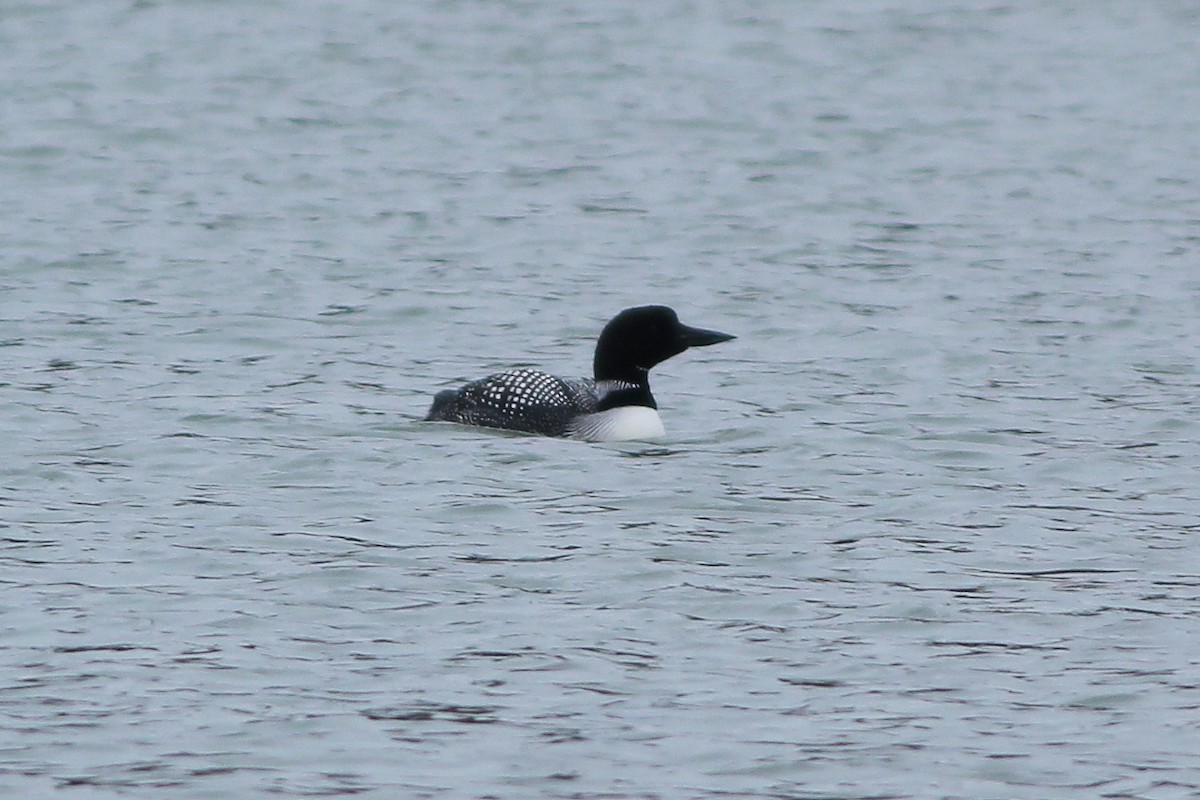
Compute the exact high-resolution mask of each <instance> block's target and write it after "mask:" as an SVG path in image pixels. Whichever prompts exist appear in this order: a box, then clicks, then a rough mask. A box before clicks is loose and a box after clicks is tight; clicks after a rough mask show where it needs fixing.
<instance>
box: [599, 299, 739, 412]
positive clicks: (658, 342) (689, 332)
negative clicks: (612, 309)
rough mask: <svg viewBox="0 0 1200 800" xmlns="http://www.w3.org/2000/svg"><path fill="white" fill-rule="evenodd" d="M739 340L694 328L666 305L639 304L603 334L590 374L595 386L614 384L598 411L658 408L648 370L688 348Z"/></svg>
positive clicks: (628, 309) (729, 335) (608, 327)
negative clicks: (684, 322)
mask: <svg viewBox="0 0 1200 800" xmlns="http://www.w3.org/2000/svg"><path fill="white" fill-rule="evenodd" d="M734 338H737V337H735V336H733V335H731V334H728V333H721V332H720V331H710V330H705V329H704V328H692V327H690V326H688V325H684V324H683V323H682V322H680V321H679V316H678V315H677V314H676V313H675V310H674V309H672V308H668V307H667V306H638V307H636V308H627V309H625V310H624V311H622V312H621V313H620V314H617V315H616V316H615V317H613V318H612V319H611V320H609V323H608V324H607V325H605V326H604V330H602V331H601V332H600V338H599V339H597V340H596V355H595V357H594V358H593V360H592V374H593V377H594V378H595V380H596V383H597V384H601V383H602V382H606V381H607V382H611V383H609V384H608V385H610V386H612V387H613V389H612V390H610V391H609V392H607V393H605V394H604V395H602V397H601V400H600V406H599V410H601V411H603V410H605V409H607V408H615V407H617V406H623V405H642V406H648V407H649V408H657V407H658V405H657V404H656V403H655V402H654V396H653V395H652V394H650V382H649V378H648V373H649V372H650V368H651V367H654V366H656V365H657V364H661V363H662V362H664V361H666V360H667V359H668V358H671V357H672V356H677V355H679V354H680V353H682V352H683V351H684V350H687V349H688V348H689V347H704V346H707V345H710V344H717V343H718V342H727V341H729V340H730V339H734Z"/></svg>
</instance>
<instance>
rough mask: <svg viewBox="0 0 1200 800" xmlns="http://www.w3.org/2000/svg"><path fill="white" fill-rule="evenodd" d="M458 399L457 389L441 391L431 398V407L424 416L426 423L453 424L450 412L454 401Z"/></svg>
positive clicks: (452, 409)
mask: <svg viewBox="0 0 1200 800" xmlns="http://www.w3.org/2000/svg"><path fill="white" fill-rule="evenodd" d="M457 399H458V390H457V389H443V390H442V391H440V392H438V393H437V394H435V395H434V396H433V405H431V406H430V407H429V413H428V414H426V415H425V421H426V422H453V421H454V418H453V416H452V412H453V411H454V401H455V400H457Z"/></svg>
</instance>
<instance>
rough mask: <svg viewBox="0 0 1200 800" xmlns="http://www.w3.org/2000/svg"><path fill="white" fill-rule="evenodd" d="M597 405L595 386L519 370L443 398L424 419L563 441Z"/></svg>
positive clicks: (449, 392) (444, 394) (449, 391)
mask: <svg viewBox="0 0 1200 800" xmlns="http://www.w3.org/2000/svg"><path fill="white" fill-rule="evenodd" d="M596 402H597V401H596V387H595V384H594V383H593V382H592V381H589V380H586V379H582V378H581V379H570V380H568V379H565V378H560V377H558V376H556V375H550V374H547V373H545V372H538V371H537V370H532V369H514V370H508V371H507V372H498V373H496V374H495V375H489V376H487V377H486V378H480V379H479V380H477V381H472V382H471V383H468V384H467V385H466V386H463V387H462V388H460V389H447V390H445V391H442V392H438V394H437V396H436V397H434V399H433V406H432V407H431V408H430V409H429V414H428V416H426V417H425V419H427V420H444V421H447V422H460V423H463V424H466V425H482V426H484V427H486V428H503V429H505V430H511V431H525V432H527V433H540V434H543V435H546V436H564V435H566V434H567V433H568V432H569V430H570V423H571V420H573V419H574V418H576V417H578V416H579V415H580V414H590V413H592V412H593V411H595V410H596Z"/></svg>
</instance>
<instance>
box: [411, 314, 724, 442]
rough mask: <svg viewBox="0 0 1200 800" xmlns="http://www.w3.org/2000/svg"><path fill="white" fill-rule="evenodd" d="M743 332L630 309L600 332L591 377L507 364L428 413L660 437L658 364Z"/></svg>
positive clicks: (530, 428)
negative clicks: (653, 384) (653, 379)
mask: <svg viewBox="0 0 1200 800" xmlns="http://www.w3.org/2000/svg"><path fill="white" fill-rule="evenodd" d="M735 338H737V337H735V336H733V335H732V334H728V333H721V332H720V331H713V330H706V329H704V328H692V327H689V326H687V325H684V324H683V323H681V322H680V321H679V317H678V316H677V315H676V314H675V312H674V311H673V310H672V309H670V308H668V307H667V306H639V307H637V308H627V309H625V310H624V311H622V312H621V313H620V314H617V315H616V316H615V317H613V318H612V319H611V320H610V321H609V323H608V324H607V325H605V326H604V330H602V331H601V332H600V338H599V339H597V340H596V354H595V357H594V358H593V361H592V378H591V379H590V380H589V379H587V378H560V377H557V376H555V375H550V374H547V373H545V372H539V371H537V370H532V369H513V370H506V371H505V372H498V373H496V374H495V375H489V376H487V377H486V378H480V379H479V380H476V381H472V382H470V383H468V384H466V385H465V386H462V387H460V388H458V389H446V390H443V391H441V392H438V393H437V395H436V396H435V397H434V398H433V405H432V406H431V407H430V409H429V414H428V415H426V417H425V419H426V420H429V421H445V422H458V423H462V424H464V425H479V426H482V427H487V428H502V429H504V430H511V431H524V432H526V433H537V434H542V435H544V436H569V437H571V438H575V439H582V440H584V441H589V442H617V441H633V440H641V439H657V438H659V437H661V436H663V435H664V434H665V433H666V431H665V430H664V429H663V424H662V420H661V419H660V418H659V416H658V404H657V403H655V401H654V395H652V394H651V393H650V380H649V373H650V368H651V367H653V366H655V365H656V364H660V363H662V362H663V361H666V360H667V359H668V358H671V357H672V356H675V355H679V354H680V353H682V352H683V351H684V350H687V349H688V348H689V347H707V346H708V345H713V344H718V343H720V342H727V341H729V340H730V339H735Z"/></svg>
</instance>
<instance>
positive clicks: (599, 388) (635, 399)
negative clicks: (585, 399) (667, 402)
mask: <svg viewBox="0 0 1200 800" xmlns="http://www.w3.org/2000/svg"><path fill="white" fill-rule="evenodd" d="M595 380H596V393H597V394H598V395H599V402H598V403H597V405H596V411H607V410H609V409H610V408H619V407H621V406H645V407H646V408H654V409H657V408H658V404H657V403H655V402H654V395H652V394H650V371H649V370H646V369H641V368H635V371H633V372H630V373H627V374H625V375H622V376H614V375H601V374H599V373H597V374H596V378H595Z"/></svg>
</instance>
